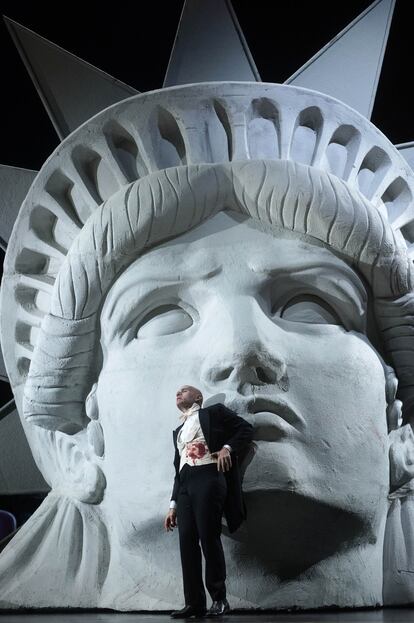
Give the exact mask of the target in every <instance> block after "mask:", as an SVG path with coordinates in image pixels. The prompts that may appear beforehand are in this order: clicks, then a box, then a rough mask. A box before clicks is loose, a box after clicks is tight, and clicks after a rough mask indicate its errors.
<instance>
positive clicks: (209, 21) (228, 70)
mask: <svg viewBox="0 0 414 623" xmlns="http://www.w3.org/2000/svg"><path fill="white" fill-rule="evenodd" d="M216 80H223V81H227V80H239V81H248V82H255V81H260V76H259V72H258V71H257V68H256V65H255V63H254V60H253V58H252V55H251V54H250V51H249V48H248V46H247V43H246V40H245V38H244V35H243V33H242V30H241V28H240V25H239V23H238V20H237V17H236V15H235V13H234V10H233V7H232V6H231V3H230V0H209V1H208V2H206V1H205V0H186V1H185V3H184V7H183V11H182V13H181V18H180V23H179V25H178V30H177V34H176V37H175V41H174V46H173V49H172V52H171V57H170V61H169V63H168V68H167V73H166V75H165V80H164V87H169V86H175V85H178V84H189V83H192V82H211V81H216Z"/></svg>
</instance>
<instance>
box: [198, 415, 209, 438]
mask: <svg viewBox="0 0 414 623" xmlns="http://www.w3.org/2000/svg"><path fill="white" fill-rule="evenodd" d="M198 417H199V420H200V426H201V430H202V431H203V435H204V439H205V440H206V443H207V446H208V447H210V412H209V410H208V409H203V408H201V409H200V410H199V412H198Z"/></svg>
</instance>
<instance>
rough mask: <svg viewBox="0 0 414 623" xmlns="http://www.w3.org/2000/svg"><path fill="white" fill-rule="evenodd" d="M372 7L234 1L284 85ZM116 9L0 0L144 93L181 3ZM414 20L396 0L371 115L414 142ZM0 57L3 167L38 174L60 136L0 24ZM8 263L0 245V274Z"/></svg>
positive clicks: (162, 61)
mask: <svg viewBox="0 0 414 623" xmlns="http://www.w3.org/2000/svg"><path fill="white" fill-rule="evenodd" d="M204 1H205V2H208V1H209V0H204ZM370 4H371V2H370V1H369V0H337V1H336V2H328V1H323V0H312V1H309V2H306V1H305V0H290V1H289V0H254V1H253V0H233V7H234V10H235V12H236V15H237V17H238V19H239V22H240V25H241V28H242V30H243V32H244V35H245V38H246V40H247V44H248V46H249V48H250V51H251V53H252V56H253V58H254V60H255V63H256V65H257V68H258V70H259V73H260V75H261V78H262V80H263V81H265V82H284V81H285V80H286V79H287V78H288V77H289V76H290V75H292V74H293V73H294V72H295V71H296V70H297V69H298V68H299V67H301V66H302V65H303V64H304V63H305V62H306V61H307V60H308V59H309V58H310V57H311V56H313V55H314V54H315V53H316V52H317V51H318V50H319V49H320V48H321V47H323V46H324V45H325V44H326V43H327V42H328V41H329V40H330V39H332V37H334V36H335V35H336V34H337V33H338V32H339V31H341V30H342V29H343V28H344V27H345V26H347V24H349V22H350V21H352V20H353V19H354V18H355V17H357V16H358V15H359V14H360V13H361V12H362V11H363V10H364V9H366V8H367V7H368V6H369V5H370ZM110 5H111V3H108V4H104V3H103V2H99V3H98V2H87V1H85V2H83V3H76V2H70V1H69V2H68V1H66V2H65V1H63V2H54V3H53V4H51V3H40V2H36V3H34V2H33V3H30V4H29V3H23V2H16V0H14V1H9V2H7V1H6V2H0V9H1V13H2V14H3V15H7V16H8V17H10V18H11V19H14V20H16V21H17V22H19V23H21V24H22V25H24V26H26V27H27V28H30V29H32V30H34V31H35V32H37V33H38V34H40V35H42V36H43V37H46V38H47V39H49V40H51V41H53V42H54V43H56V44H58V45H60V46H61V47H63V48H64V49H66V50H68V51H70V52H72V53H73V54H75V55H77V56H79V57H80V58H82V59H84V60H86V61H88V62H89V63H91V64H92V65H95V66H96V67H99V68H100V69H102V70H104V71H106V72H107V73H109V74H111V75H113V76H114V77H115V78H118V79H120V80H122V81H123V82H126V83H127V84H129V85H131V86H133V87H135V88H136V89H138V90H139V91H149V90H151V89H157V88H160V87H161V86H162V83H163V79H164V74H165V71H166V68H167V64H168V60H169V56H170V51H171V48H172V45H173V42H174V37H175V33H176V30H177V26H178V21H179V18H180V14H181V9H182V6H183V0H152V1H151V2H135V3H125V2H121V1H119V0H118V2H113V3H112V9H109V6H110ZM413 17H414V2H412V0H397V1H396V7H395V11H394V17H393V21H392V24H391V30H390V35H389V39H388V46H387V50H386V53H385V57H384V64H383V68H382V73H381V76H380V82H379V87H378V91H377V98H376V102H375V107H374V111H373V116H372V121H373V123H374V124H375V125H377V126H378V127H379V128H380V130H382V132H384V133H385V134H386V135H387V136H388V138H389V139H390V140H391V141H392V142H394V143H396V144H398V143H404V142H408V141H411V140H414V116H413V106H412V87H411V82H412V75H413V69H412V60H413V54H412V45H413V27H414V19H413ZM212 24H213V22H212ZM208 26H209V25H208V24H206V27H208ZM0 59H1V75H2V81H1V92H0V93H1V97H0V101H1V117H0V119H1V136H0V163H2V164H8V165H13V166H20V167H25V168H29V169H36V170H37V169H39V168H40V167H41V166H42V164H43V162H44V161H45V160H46V158H47V157H48V155H49V154H50V153H51V152H52V151H53V149H54V148H55V147H56V146H57V145H58V142H59V141H58V138H57V135H56V133H55V131H54V129H53V126H52V124H51V122H50V121H49V118H48V116H47V113H46V112H45V110H44V109H43V106H42V104H41V101H40V99H39V97H38V95H37V93H36V90H35V88H34V86H33V84H32V82H31V79H30V78H29V75H28V74H27V72H26V69H25V67H24V65H23V63H22V61H21V60H20V56H19V54H18V52H17V50H16V49H15V47H14V44H13V42H12V40H11V37H10V35H9V33H8V31H7V29H6V26H5V25H4V23H3V21H1V23H0ZM2 261H3V254H2V252H1V251H0V274H1V265H2ZM10 397H11V393H10V391H9V388H8V387H5V384H4V383H1V382H0V405H1V404H4V403H5V402H6V401H7V400H8V399H10Z"/></svg>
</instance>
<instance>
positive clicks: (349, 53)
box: [286, 0, 395, 119]
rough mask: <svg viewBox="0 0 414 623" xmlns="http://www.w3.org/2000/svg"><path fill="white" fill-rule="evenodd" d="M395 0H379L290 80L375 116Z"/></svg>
mask: <svg viewBox="0 0 414 623" xmlns="http://www.w3.org/2000/svg"><path fill="white" fill-rule="evenodd" d="M394 5H395V0H376V2H374V3H373V4H371V5H370V6H369V7H368V8H367V9H366V10H365V11H364V12H363V13H361V15H359V16H358V17H357V18H356V19H354V20H353V21H352V22H351V23H350V24H349V25H348V26H347V27H346V28H344V30H342V31H341V32H340V33H339V34H338V35H336V37H334V38H333V39H332V41H330V42H329V43H328V44H327V45H325V46H324V47H323V48H322V49H321V50H320V51H319V52H318V53H317V54H315V56H313V57H312V58H311V59H310V60H309V61H307V63H305V64H304V65H303V66H302V67H301V68H300V69H298V70H297V71H296V72H295V73H294V74H293V75H292V76H290V78H288V79H287V80H286V84H294V85H295V86H300V87H306V88H307V89H313V90H315V91H321V92H322V93H326V94H327V95H330V96H332V97H336V98H337V99H340V100H341V101H342V102H345V103H346V104H348V105H349V106H351V107H352V108H354V109H355V110H357V111H358V112H360V113H361V114H362V115H364V116H365V117H367V118H368V119H370V118H371V113H372V109H373V106H374V100H375V94H376V92H377V87H378V80H379V76H380V73H381V67H382V61H383V58H384V52H385V48H386V45H387V40H388V33H389V29H390V24H391V19H392V15H393V11H394Z"/></svg>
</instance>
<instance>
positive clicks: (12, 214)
mask: <svg viewBox="0 0 414 623" xmlns="http://www.w3.org/2000/svg"><path fill="white" fill-rule="evenodd" d="M36 175H37V171H31V170H29V169H19V168H17V167H8V166H6V165H4V164H1V165H0V188H1V194H0V247H1V248H2V249H3V251H5V250H6V248H7V243H8V241H9V238H10V234H11V231H12V229H13V225H14V221H15V220H16V218H17V214H18V212H19V210H20V206H21V204H22V203H23V200H24V198H25V197H26V195H27V191H28V190H29V188H30V186H31V185H32V182H33V180H34V178H35V177H36Z"/></svg>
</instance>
